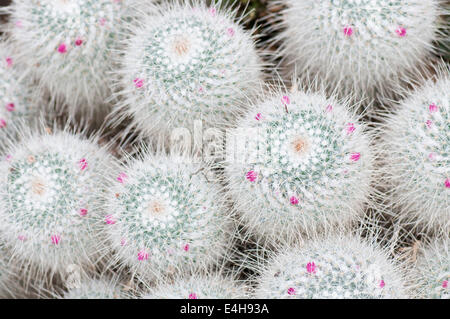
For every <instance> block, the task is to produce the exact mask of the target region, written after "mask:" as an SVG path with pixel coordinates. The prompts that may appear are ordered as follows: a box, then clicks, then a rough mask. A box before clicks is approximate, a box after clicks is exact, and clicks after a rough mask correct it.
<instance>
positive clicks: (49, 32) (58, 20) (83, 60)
mask: <svg viewBox="0 0 450 319" xmlns="http://www.w3.org/2000/svg"><path fill="white" fill-rule="evenodd" d="M122 7H123V4H122V1H112V0H71V1H67V0H15V1H13V2H12V4H11V5H10V6H9V7H7V8H6V9H5V10H6V12H7V13H10V15H11V18H10V20H11V22H10V28H9V30H8V32H9V34H10V38H11V39H12V42H13V43H14V45H15V46H16V47H17V48H19V52H20V54H19V55H18V58H19V60H20V61H21V62H22V63H23V64H28V65H29V67H30V68H32V69H33V70H34V71H35V73H36V74H37V76H38V77H39V78H40V80H41V83H42V84H44V85H45V86H46V87H47V88H48V89H49V91H50V93H51V94H52V97H53V98H58V99H59V98H63V100H64V101H65V102H66V103H67V104H68V105H69V107H70V111H71V113H72V114H74V113H78V111H82V112H83V113H84V114H87V115H92V114H95V113H96V112H97V111H99V109H98V107H99V106H101V105H105V100H106V99H107V98H108V97H109V95H110V94H111V92H110V83H109V79H110V75H109V74H108V73H109V72H110V70H111V66H112V62H113V61H112V49H114V48H115V45H116V43H117V42H118V38H119V35H118V33H119V31H120V21H121V19H122V17H121V12H122Z"/></svg>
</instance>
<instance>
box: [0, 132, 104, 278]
mask: <svg viewBox="0 0 450 319" xmlns="http://www.w3.org/2000/svg"><path fill="white" fill-rule="evenodd" d="M20 135H21V136H22V137H23V139H22V140H20V141H10V143H9V145H8V146H7V147H6V149H7V153H6V154H7V155H6V156H4V157H3V159H2V162H1V163H0V181H1V182H0V185H1V188H0V219H1V220H2V222H1V223H0V236H1V239H2V240H3V241H4V242H5V244H6V246H7V247H8V249H9V250H10V251H12V254H13V256H14V258H15V259H17V260H18V262H19V263H20V264H22V265H24V266H25V269H26V271H24V275H26V276H28V278H27V279H36V278H39V277H35V276H40V275H43V274H44V273H47V272H48V273H51V274H63V273H64V272H65V271H66V270H67V268H68V267H69V266H71V265H77V266H78V267H81V268H84V269H87V267H91V266H92V265H93V263H94V261H96V260H97V258H98V257H99V254H100V253H104V246H103V245H102V242H103V240H102V239H101V236H100V233H99V230H100V229H101V228H102V221H103V219H102V208H101V205H100V204H101V202H100V199H101V194H102V192H103V191H104V190H105V188H107V185H108V182H109V179H108V174H109V173H110V171H111V165H113V161H112V159H111V158H110V156H109V155H108V154H107V153H106V151H105V149H103V148H99V147H98V146H97V145H96V144H95V143H94V141H93V140H88V139H85V138H84V137H82V136H80V135H77V134H71V133H69V132H67V131H60V132H55V133H54V134H48V133H47V132H44V133H40V132H35V131H33V132H31V133H26V132H21V134H20ZM2 143H5V141H4V140H3V141H2Z"/></svg>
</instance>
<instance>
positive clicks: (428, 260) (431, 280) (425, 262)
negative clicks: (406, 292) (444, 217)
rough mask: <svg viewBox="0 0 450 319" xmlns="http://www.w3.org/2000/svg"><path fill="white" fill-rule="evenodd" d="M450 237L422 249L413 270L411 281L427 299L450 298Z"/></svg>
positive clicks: (419, 293)
mask: <svg viewBox="0 0 450 319" xmlns="http://www.w3.org/2000/svg"><path fill="white" fill-rule="evenodd" d="M449 246H450V245H449V239H448V238H447V239H443V240H436V241H435V242H433V243H431V244H430V245H428V246H426V247H424V248H422V249H420V251H419V254H418V257H417V260H416V265H415V267H414V268H413V270H412V271H411V276H410V278H411V283H412V286H413V288H414V291H416V293H417V296H418V297H420V298H427V299H449V298H450V287H449V281H450V250H449Z"/></svg>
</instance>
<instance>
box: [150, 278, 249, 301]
mask: <svg viewBox="0 0 450 319" xmlns="http://www.w3.org/2000/svg"><path fill="white" fill-rule="evenodd" d="M142 298H143V299H243V298H248V293H247V288H246V287H245V286H244V285H242V284H240V283H238V282H237V281H236V280H233V279H232V278H231V277H223V276H221V275H217V274H216V275H209V276H206V275H198V274H197V275H193V276H190V277H188V278H185V277H176V278H175V279H174V280H173V281H171V282H169V283H163V284H159V285H156V287H154V288H151V289H149V291H147V292H146V293H145V294H144V295H143V296H142Z"/></svg>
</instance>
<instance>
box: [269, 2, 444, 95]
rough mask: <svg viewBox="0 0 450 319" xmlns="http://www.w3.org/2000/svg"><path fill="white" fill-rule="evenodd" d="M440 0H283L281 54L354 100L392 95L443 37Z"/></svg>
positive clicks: (292, 66)
mask: <svg viewBox="0 0 450 319" xmlns="http://www.w3.org/2000/svg"><path fill="white" fill-rule="evenodd" d="M440 3H441V1H440V0H426V1H424V0H406V1H404V0H323V1H317V0H279V1H275V3H274V5H275V6H277V5H283V6H284V9H283V10H282V13H281V17H275V19H276V20H278V23H277V24H278V28H279V29H280V30H282V31H281V33H280V35H279V36H278V39H277V42H278V43H279V44H280V46H279V49H278V54H277V56H278V57H280V58H282V59H283V62H284V66H285V68H286V69H288V70H289V74H293V73H296V74H298V75H299V76H300V77H304V78H305V79H306V78H307V77H308V76H311V75H313V76H316V77H317V78H319V79H321V80H323V83H324V84H326V85H328V86H329V88H330V91H332V92H335V91H337V92H339V93H340V94H341V95H342V96H348V95H351V94H352V95H353V96H354V97H356V100H361V99H363V98H366V97H369V98H373V97H375V96H376V95H381V96H390V93H391V92H390V89H391V87H390V86H391V84H397V83H399V82H400V81H407V80H408V73H409V72H410V71H412V70H413V69H414V68H417V67H418V66H420V65H421V64H424V63H425V62H426V60H427V59H428V58H430V56H431V53H432V52H433V51H434V50H435V47H434V41H435V40H436V39H438V38H439V35H440V32H439V31H438V28H439V24H438V21H439V16H440V15H442V14H444V13H445V10H444V9H443V8H442V7H441V6H440Z"/></svg>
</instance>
